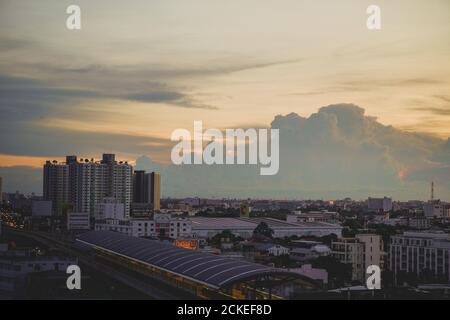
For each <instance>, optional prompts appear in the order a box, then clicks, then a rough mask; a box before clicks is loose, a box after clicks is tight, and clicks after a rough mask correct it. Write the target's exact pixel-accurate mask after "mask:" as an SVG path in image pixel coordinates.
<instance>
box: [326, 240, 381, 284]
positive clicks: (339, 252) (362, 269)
mask: <svg viewBox="0 0 450 320" xmlns="http://www.w3.org/2000/svg"><path fill="white" fill-rule="evenodd" d="M331 249H332V252H333V256H334V257H335V258H337V259H338V260H339V261H340V262H342V263H347V264H351V265H352V280H355V281H361V282H364V281H365V279H366V270H367V267H368V266H370V265H377V266H379V267H380V269H382V270H383V268H384V256H385V253H384V251H383V240H382V238H381V236H379V235H376V234H357V235H356V236H355V238H343V239H339V240H338V241H336V242H333V243H332V244H331Z"/></svg>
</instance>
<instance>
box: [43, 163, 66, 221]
mask: <svg viewBox="0 0 450 320" xmlns="http://www.w3.org/2000/svg"><path fill="white" fill-rule="evenodd" d="M43 182H44V187H43V196H44V200H48V201H51V202H52V213H53V215H55V216H61V215H62V210H63V206H64V205H65V204H66V203H68V202H69V167H68V166H67V165H66V164H65V163H58V162H57V161H47V162H46V163H45V164H44V181H43Z"/></svg>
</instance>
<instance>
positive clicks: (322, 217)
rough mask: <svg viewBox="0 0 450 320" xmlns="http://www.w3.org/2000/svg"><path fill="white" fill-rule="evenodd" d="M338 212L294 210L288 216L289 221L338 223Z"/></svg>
mask: <svg viewBox="0 0 450 320" xmlns="http://www.w3.org/2000/svg"><path fill="white" fill-rule="evenodd" d="M337 217H338V213H337V212H329V211H310V212H301V211H294V213H293V214H288V215H287V216H286V221H287V222H293V223H297V222H326V223H336V222H337Z"/></svg>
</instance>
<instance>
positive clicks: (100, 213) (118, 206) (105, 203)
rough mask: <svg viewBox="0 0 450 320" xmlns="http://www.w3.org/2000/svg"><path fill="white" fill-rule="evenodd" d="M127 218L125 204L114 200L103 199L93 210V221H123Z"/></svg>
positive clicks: (109, 198)
mask: <svg viewBox="0 0 450 320" xmlns="http://www.w3.org/2000/svg"><path fill="white" fill-rule="evenodd" d="M127 218H128V217H127V216H126V215H125V204H123V203H121V202H119V201H118V200H116V198H112V197H108V198H103V200H102V202H100V203H98V204H97V208H96V210H95V219H96V220H103V219H118V220H125V219H127Z"/></svg>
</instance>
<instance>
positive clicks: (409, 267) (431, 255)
mask: <svg viewBox="0 0 450 320" xmlns="http://www.w3.org/2000/svg"><path fill="white" fill-rule="evenodd" d="M389 269H390V270H392V271H393V272H394V274H395V276H396V277H397V276H398V274H399V273H400V272H406V273H415V274H416V275H417V276H418V277H419V278H420V277H421V276H423V275H424V274H426V273H431V274H433V275H434V276H436V277H441V278H445V279H446V281H447V282H449V283H450V276H449V275H450V238H449V235H448V234H447V233H443V232H430V231H429V232H425V231H422V232H419V231H415V232H412V231H408V232H404V233H403V234H402V235H397V236H392V237H391V243H390V246H389Z"/></svg>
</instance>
